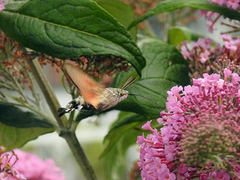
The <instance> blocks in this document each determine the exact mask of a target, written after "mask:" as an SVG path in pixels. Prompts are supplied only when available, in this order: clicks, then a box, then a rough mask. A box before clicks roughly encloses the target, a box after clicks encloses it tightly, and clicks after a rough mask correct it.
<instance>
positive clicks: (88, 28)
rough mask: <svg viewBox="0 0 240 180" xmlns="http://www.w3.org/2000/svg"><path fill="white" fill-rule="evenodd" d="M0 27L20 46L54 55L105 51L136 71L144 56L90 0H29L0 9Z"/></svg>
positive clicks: (124, 33) (102, 10)
mask: <svg viewBox="0 0 240 180" xmlns="http://www.w3.org/2000/svg"><path fill="white" fill-rule="evenodd" d="M0 28H1V29H2V30H3V31H4V32H5V33H6V34H7V35H8V36H10V37H12V38H13V39H15V40H16V41H18V42H19V43H21V44H22V45H23V46H26V47H29V48H31V49H33V50H36V51H39V52H43V53H46V54H49V55H51V56H54V57H58V58H63V59H64V58H76V57H80V56H83V55H107V54H111V55H114V56H118V57H122V58H124V59H126V60H127V61H129V63H131V64H132V65H133V67H134V68H135V69H136V70H137V72H138V73H139V74H140V73H141V69H142V68H143V67H144V66H145V59H144V57H143V56H142V54H141V52H140V50H139V48H138V46H137V45H136V44H135V42H134V40H133V39H132V37H131V35H130V34H129V32H128V31H127V30H126V29H125V28H124V26H123V25H122V24H120V23H119V22H118V21H117V20H116V19H115V18H114V17H113V16H112V15H110V14H109V13H108V12H107V11H105V10H104V9H103V8H102V7H101V6H99V5H98V4H97V3H96V2H94V1H91V0H68V1H66V0H30V1H27V2H24V3H17V2H15V3H11V4H7V5H6V9H5V10H4V11H1V13H0Z"/></svg>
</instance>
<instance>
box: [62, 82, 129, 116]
mask: <svg viewBox="0 0 240 180" xmlns="http://www.w3.org/2000/svg"><path fill="white" fill-rule="evenodd" d="M99 93H100V94H101V96H100V98H99V104H98V105H97V106H96V107H94V106H92V105H91V104H89V103H88V102H87V101H86V100H85V99H84V98H83V97H82V96H78V97H77V98H76V99H73V100H72V101H70V102H69V103H68V104H67V106H66V108H59V110H58V112H59V116H60V117H61V116H62V115H64V114H65V113H69V112H71V111H73V110H79V111H80V110H81V109H85V110H98V111H103V110H106V109H109V108H111V107H113V106H115V105H117V104H118V103H119V102H120V101H122V100H124V99H126V98H127V96H128V94H129V92H128V91H126V90H123V89H119V88H112V87H108V88H105V89H103V90H102V92H99Z"/></svg>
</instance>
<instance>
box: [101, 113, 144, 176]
mask: <svg viewBox="0 0 240 180" xmlns="http://www.w3.org/2000/svg"><path fill="white" fill-rule="evenodd" d="M143 120H145V119H144V117H143V116H139V115H138V114H134V113H129V112H121V113H120V114H119V118H118V120H117V121H116V122H115V123H114V124H113V125H112V127H111V130H110V131H109V132H108V134H107V136H106V137H105V138H104V142H105V143H106V142H107V143H108V144H107V147H106V148H105V150H104V152H103V154H102V155H101V158H104V162H105V172H106V175H107V179H111V180H120V179H125V177H124V176H125V174H126V172H124V171H125V170H126V167H125V164H126V158H125V153H126V150H127V149H128V148H129V147H130V146H131V145H133V144H135V143H136V141H137V136H138V135H141V133H142V131H139V130H137V129H134V128H135V127H137V126H139V124H142V123H141V122H142V121H143ZM127 121H128V122H129V123H127V124H126V123H123V122H127ZM139 122H140V123H139ZM120 124H122V125H120ZM123 124H125V125H123ZM114 173H117V174H114ZM123 175H124V176H123Z"/></svg>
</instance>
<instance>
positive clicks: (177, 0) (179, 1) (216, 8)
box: [128, 0, 240, 29]
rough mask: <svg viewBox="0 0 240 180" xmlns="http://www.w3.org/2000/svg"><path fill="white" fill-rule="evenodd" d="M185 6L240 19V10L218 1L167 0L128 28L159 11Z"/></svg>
mask: <svg viewBox="0 0 240 180" xmlns="http://www.w3.org/2000/svg"><path fill="white" fill-rule="evenodd" d="M184 7H191V8H194V9H201V10H206V11H213V12H217V13H220V14H222V15H224V16H225V17H228V18H230V19H235V20H240V12H238V11H235V10H232V9H229V8H227V7H226V6H220V5H218V4H216V3H211V2H209V1H208V0H187V1H186V0H166V1H163V2H161V3H159V4H158V5H157V6H156V7H155V8H154V9H152V10H151V11H148V12H147V13H146V14H144V15H143V16H141V17H140V18H138V19H137V20H136V21H134V22H133V23H132V24H131V25H130V26H129V28H128V29H131V28H132V27H134V26H136V25H137V24H138V23H140V22H142V21H143V20H145V19H147V18H149V17H151V16H154V15H156V14H159V13H163V12H167V11H173V10H175V9H181V8H184Z"/></svg>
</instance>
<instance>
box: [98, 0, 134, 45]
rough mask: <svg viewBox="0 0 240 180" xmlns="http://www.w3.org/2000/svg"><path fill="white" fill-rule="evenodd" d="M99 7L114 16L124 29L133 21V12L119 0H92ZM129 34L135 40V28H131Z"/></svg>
mask: <svg viewBox="0 0 240 180" xmlns="http://www.w3.org/2000/svg"><path fill="white" fill-rule="evenodd" d="M94 1H96V2H97V3H98V4H99V5H100V6H101V7H103V8H104V9H105V10H107V11H108V12H109V13H110V14H111V15H112V16H114V17H115V18H116V19H117V20H118V21H119V22H120V23H121V24H122V25H124V27H125V28H127V27H128V26H129V25H130V24H131V23H132V22H133V21H134V20H135V17H134V11H133V9H132V8H131V6H130V5H129V4H126V3H124V2H123V1H121V0H111V1H109V0H94ZM130 34H131V36H132V38H133V39H134V40H136V38H137V28H136V27H135V28H132V29H131V30H130Z"/></svg>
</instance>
